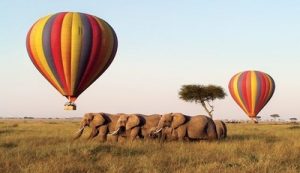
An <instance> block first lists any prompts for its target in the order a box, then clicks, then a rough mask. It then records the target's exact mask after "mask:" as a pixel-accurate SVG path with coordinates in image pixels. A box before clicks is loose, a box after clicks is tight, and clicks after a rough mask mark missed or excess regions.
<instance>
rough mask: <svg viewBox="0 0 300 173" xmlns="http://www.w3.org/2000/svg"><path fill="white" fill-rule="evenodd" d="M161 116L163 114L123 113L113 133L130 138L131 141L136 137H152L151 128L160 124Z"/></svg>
mask: <svg viewBox="0 0 300 173" xmlns="http://www.w3.org/2000/svg"><path fill="white" fill-rule="evenodd" d="M160 118H161V115H158V114H153V115H142V114H122V115H120V117H119V120H118V121H117V124H116V127H115V129H116V130H115V131H114V132H112V135H119V136H121V137H125V138H129V139H130V140H131V141H132V140H134V139H136V138H140V139H144V138H145V139H150V138H151V137H150V133H151V130H152V129H153V128H155V127H156V126H157V125H158V122H159V120H160Z"/></svg>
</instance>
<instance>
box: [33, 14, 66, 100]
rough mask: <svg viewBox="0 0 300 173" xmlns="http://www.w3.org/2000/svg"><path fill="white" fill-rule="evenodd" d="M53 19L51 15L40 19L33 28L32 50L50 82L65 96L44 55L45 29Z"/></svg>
mask: <svg viewBox="0 0 300 173" xmlns="http://www.w3.org/2000/svg"><path fill="white" fill-rule="evenodd" d="M50 17H51V15H49V16H46V17H44V18H42V19H40V20H39V21H38V22H37V23H36V24H35V25H34V26H33V28H32V31H31V34H30V47H31V48H32V53H33V56H34V57H38V58H35V60H36V62H37V64H38V66H39V67H41V69H42V70H43V71H44V72H45V73H44V74H45V76H48V77H49V81H50V82H51V83H52V85H53V86H54V87H55V88H56V89H57V90H58V91H59V92H60V93H61V94H63V95H64V94H65V93H64V91H63V89H62V88H61V86H60V85H59V83H58V81H57V80H56V78H55V77H54V75H53V73H52V71H51V69H50V67H49V65H48V63H47V60H46V57H45V54H44V50H43V46H42V45H43V37H42V36H43V28H44V26H45V24H46V22H47V21H48V19H49V18H50Z"/></svg>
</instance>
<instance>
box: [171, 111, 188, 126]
mask: <svg viewBox="0 0 300 173" xmlns="http://www.w3.org/2000/svg"><path fill="white" fill-rule="evenodd" d="M185 121H186V117H185V115H183V114H173V120H172V124H171V127H172V128H173V129H176V128H177V127H179V126H181V125H182V124H184V123H185Z"/></svg>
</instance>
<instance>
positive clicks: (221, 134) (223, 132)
mask: <svg viewBox="0 0 300 173" xmlns="http://www.w3.org/2000/svg"><path fill="white" fill-rule="evenodd" d="M214 123H215V125H216V129H217V133H218V139H225V138H226V137H227V127H226V124H225V123H224V122H223V121H221V120H214Z"/></svg>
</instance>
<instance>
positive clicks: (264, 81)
mask: <svg viewBox="0 0 300 173" xmlns="http://www.w3.org/2000/svg"><path fill="white" fill-rule="evenodd" d="M228 88H229V91H230V94H231V96H232V98H233V99H234V101H235V102H236V103H237V104H238V105H239V106H240V107H241V108H242V109H243V111H244V112H245V113H246V114H247V115H248V116H249V117H250V118H251V119H252V120H254V121H255V122H256V115H257V114H258V113H259V112H260V111H261V110H262V108H263V107H264V106H265V105H266V104H267V103H268V102H269V100H270V99H271V97H272V96H273V93H274V90H275V83H274V80H273V79H272V77H271V76H270V75H268V74H266V73H264V72H260V71H244V72H240V73H238V74H236V75H234V76H233V77H232V78H231V80H230V82H229V85H228Z"/></svg>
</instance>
